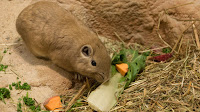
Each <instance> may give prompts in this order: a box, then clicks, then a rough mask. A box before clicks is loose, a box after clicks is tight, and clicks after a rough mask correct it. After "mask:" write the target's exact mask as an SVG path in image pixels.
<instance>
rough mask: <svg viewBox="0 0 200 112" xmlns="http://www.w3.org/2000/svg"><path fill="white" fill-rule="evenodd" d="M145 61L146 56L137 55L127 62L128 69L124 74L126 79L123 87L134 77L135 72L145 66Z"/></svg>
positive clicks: (135, 75)
mask: <svg viewBox="0 0 200 112" xmlns="http://www.w3.org/2000/svg"><path fill="white" fill-rule="evenodd" d="M145 61H146V56H144V55H139V56H138V57H136V58H135V59H133V61H132V62H130V63H129V70H128V73H127V75H126V76H125V77H126V78H127V79H128V81H127V83H126V85H125V88H127V87H128V85H129V84H130V83H131V82H132V81H134V80H135V79H136V77H137V74H138V73H139V72H140V71H142V70H143V69H144V68H145Z"/></svg>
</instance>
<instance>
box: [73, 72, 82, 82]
mask: <svg viewBox="0 0 200 112" xmlns="http://www.w3.org/2000/svg"><path fill="white" fill-rule="evenodd" d="M74 79H75V80H78V81H83V80H84V77H83V76H82V75H81V74H79V73H75V74H74Z"/></svg>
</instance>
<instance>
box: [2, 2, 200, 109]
mask: <svg viewBox="0 0 200 112" xmlns="http://www.w3.org/2000/svg"><path fill="white" fill-rule="evenodd" d="M36 1H38V0H34V1H32V0H1V1H0V34H1V35H0V56H1V57H3V58H2V61H1V62H0V63H1V64H5V65H9V66H8V69H7V70H6V72H5V73H4V72H0V88H1V87H8V85H9V84H11V83H12V82H17V81H22V83H23V82H27V83H29V84H30V85H31V87H32V89H31V90H30V91H20V90H15V89H13V90H12V91H11V98H12V99H9V100H7V99H6V103H7V104H4V103H3V102H0V109H1V112H15V111H16V109H17V102H18V98H20V97H22V96H25V94H26V93H27V92H28V93H29V96H30V97H33V98H35V100H36V101H37V102H38V103H43V102H44V101H45V100H46V99H47V98H49V97H51V96H54V95H61V94H66V93H67V92H71V91H74V88H76V87H79V86H80V85H81V83H77V84H75V87H74V85H73V83H72V80H73V79H72V75H71V74H70V73H68V72H66V71H64V70H63V69H61V68H59V67H57V66H55V65H54V64H52V63H51V62H50V61H45V60H41V59H37V58H36V57H34V56H33V55H32V54H31V53H30V52H29V51H28V49H27V48H26V46H25V45H24V43H23V41H22V40H21V38H20V36H19V35H18V33H17V31H16V28H15V21H16V18H17V16H18V14H19V13H20V12H21V11H22V10H23V9H24V8H25V7H26V6H28V5H29V4H31V3H34V2H36ZM52 1H56V0H52ZM57 1H58V3H60V5H61V6H63V7H64V8H66V9H68V10H70V11H71V12H72V13H73V14H74V15H76V16H77V17H78V18H79V19H80V20H82V21H83V22H84V23H86V24H87V25H88V26H89V27H90V28H92V29H93V30H94V31H96V32H97V33H99V34H101V35H104V36H106V37H108V38H111V39H117V38H116V35H115V34H114V32H116V33H118V34H119V35H120V37H121V38H122V39H123V40H124V41H125V42H127V43H130V42H137V43H139V44H142V45H147V46H150V45H152V46H153V47H155V46H165V45H166V44H165V43H163V41H162V40H161V39H160V38H159V36H158V35H157V31H158V27H157V26H158V25H159V26H160V27H159V33H160V35H161V37H162V38H163V40H164V41H165V42H167V43H168V44H169V45H170V46H173V45H174V44H175V41H176V40H177V38H178V37H179V36H180V35H181V34H182V33H183V32H184V30H185V29H186V28H187V27H188V26H189V25H190V24H191V23H192V22H193V21H191V20H197V19H199V18H200V13H199V10H200V2H199V1H198V0H192V1H191V0H176V1H174V0H168V1H165V0H150V1H147V0H141V1H138V0H135V1H131V2H130V0H124V1H120V2H119V1H118V0H111V3H112V4H111V3H109V2H106V0H102V2H101V4H100V2H99V0H94V1H91V0H85V1H84V0H57ZM181 4H182V5H183V6H182V7H180V6H179V7H178V5H181ZM96 6H98V7H96ZM123 6H126V7H123ZM164 9H167V10H164ZM122 17H123V18H122ZM159 21H160V22H159ZM197 23H198V21H197V22H196V24H197ZM196 27H197V29H199V28H200V25H198V24H197V26H196ZM191 32H192V31H188V32H186V34H185V36H188V38H191ZM154 45H155V46H154ZM152 46H150V47H152ZM4 50H7V53H3V51H4ZM17 77H19V79H17ZM42 108H43V109H44V107H42Z"/></svg>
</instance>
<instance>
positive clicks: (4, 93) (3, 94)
mask: <svg viewBox="0 0 200 112" xmlns="http://www.w3.org/2000/svg"><path fill="white" fill-rule="evenodd" d="M4 98H10V91H9V89H7V88H0V100H2V101H3V102H4V103H5V104H6V102H5V100H4Z"/></svg>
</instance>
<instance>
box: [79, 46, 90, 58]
mask: <svg viewBox="0 0 200 112" xmlns="http://www.w3.org/2000/svg"><path fill="white" fill-rule="evenodd" d="M81 53H82V54H83V55H84V56H86V57H89V56H91V55H92V54H93V49H92V47H91V46H90V45H84V46H83V47H82V48H81Z"/></svg>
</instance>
